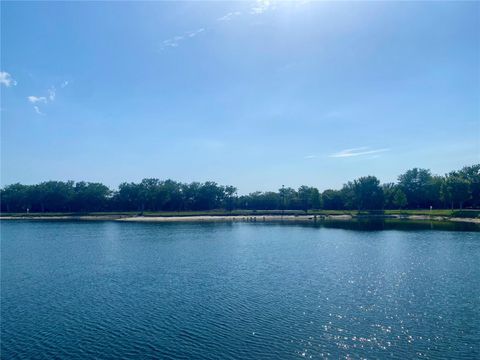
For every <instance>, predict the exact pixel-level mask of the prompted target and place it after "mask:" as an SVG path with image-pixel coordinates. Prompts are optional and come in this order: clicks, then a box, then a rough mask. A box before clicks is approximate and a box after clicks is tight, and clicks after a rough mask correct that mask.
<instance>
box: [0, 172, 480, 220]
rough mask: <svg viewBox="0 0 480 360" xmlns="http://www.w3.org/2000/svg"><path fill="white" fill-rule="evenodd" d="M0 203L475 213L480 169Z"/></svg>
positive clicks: (11, 189) (99, 191)
mask: <svg viewBox="0 0 480 360" xmlns="http://www.w3.org/2000/svg"><path fill="white" fill-rule="evenodd" d="M0 200H1V210H2V212H27V211H29V212H100V211H138V212H143V211H196V210H212V209H226V210H233V209H250V210H284V209H290V210H303V211H308V210H311V209H328V210H344V209H345V210H382V209H417V208H429V207H430V206H432V207H433V208H435V209H438V208H447V207H451V208H452V209H453V208H455V207H457V208H459V209H462V208H478V207H480V164H479V165H473V166H466V167H464V168H462V169H461V170H458V171H452V172H450V173H449V174H446V175H445V176H433V175H432V174H431V173H430V170H427V169H417V168H414V169H411V170H408V171H406V172H405V173H404V174H402V175H400V176H399V178H398V183H397V184H393V183H388V184H383V185H380V181H379V180H378V179H377V178H376V177H374V176H365V177H361V178H359V179H356V180H354V181H353V182H348V183H346V184H345V185H344V186H343V188H342V189H340V190H331V189H329V190H325V191H324V192H323V193H320V192H319V191H318V189H317V188H314V187H309V186H301V187H300V188H298V190H295V189H293V188H289V187H283V186H282V188H281V189H279V190H278V191H277V192H272V191H269V192H260V191H257V192H254V193H251V194H249V195H242V196H237V189H236V188H235V187H233V186H222V185H218V184H217V183H215V182H211V181H207V182H205V183H198V182H193V183H190V184H185V183H180V182H176V181H173V180H159V179H143V180H142V181H141V182H140V183H122V184H120V186H119V187H118V190H115V191H112V190H110V189H109V188H108V187H107V186H105V185H103V184H100V183H88V182H83V181H82V182H78V183H74V182H73V181H66V182H62V181H47V182H42V183H40V184H36V185H22V184H12V185H8V186H5V187H4V188H2V189H1V190H0Z"/></svg>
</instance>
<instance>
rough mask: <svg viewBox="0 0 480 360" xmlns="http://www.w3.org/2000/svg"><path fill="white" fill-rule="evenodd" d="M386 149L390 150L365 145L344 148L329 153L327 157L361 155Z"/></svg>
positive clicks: (381, 151) (385, 149)
mask: <svg viewBox="0 0 480 360" xmlns="http://www.w3.org/2000/svg"><path fill="white" fill-rule="evenodd" d="M386 151H390V149H387V148H384V149H371V148H369V147H367V146H363V147H359V148H354V149H345V150H341V151H339V152H336V153H334V154H330V155H329V157H333V158H344V157H353V156H362V155H371V154H378V153H383V152H386Z"/></svg>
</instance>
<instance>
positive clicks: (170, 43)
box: [161, 28, 205, 50]
mask: <svg viewBox="0 0 480 360" xmlns="http://www.w3.org/2000/svg"><path fill="white" fill-rule="evenodd" d="M204 31H205V29H204V28H200V29H197V30H193V31H187V32H186V33H184V34H183V35H177V36H174V37H172V38H170V39H167V40H163V42H162V48H161V50H163V49H166V48H169V47H178V46H179V45H180V42H182V41H185V40H187V39H191V38H193V37H195V36H197V35H198V34H200V33H202V32H204Z"/></svg>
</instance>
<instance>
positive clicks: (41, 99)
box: [27, 80, 68, 115]
mask: <svg viewBox="0 0 480 360" xmlns="http://www.w3.org/2000/svg"><path fill="white" fill-rule="evenodd" d="M67 85H68V81H66V80H65V81H64V82H62V83H61V84H60V87H61V88H62V89H63V88H65V86H67ZM56 96H57V89H56V88H55V86H51V87H50V88H48V90H47V94H46V95H45V96H35V95H30V96H27V100H28V102H30V103H32V104H34V106H33V110H35V112H36V113H37V114H39V115H45V113H43V112H42V111H41V110H40V108H39V106H38V105H40V104H49V103H52V102H54V101H55V98H56Z"/></svg>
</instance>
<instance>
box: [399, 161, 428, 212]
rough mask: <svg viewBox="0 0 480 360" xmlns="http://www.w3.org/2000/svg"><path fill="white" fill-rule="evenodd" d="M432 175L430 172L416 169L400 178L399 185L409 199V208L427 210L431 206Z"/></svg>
mask: <svg viewBox="0 0 480 360" xmlns="http://www.w3.org/2000/svg"><path fill="white" fill-rule="evenodd" d="M431 180H432V175H431V173H430V170H427V169H418V168H414V169H411V170H408V171H407V172H405V173H404V174H402V175H400V176H399V177H398V185H399V186H400V188H401V189H402V191H403V193H404V194H405V196H406V197H407V201H408V207H410V208H420V207H423V208H427V207H428V206H430V203H429V201H428V199H429V186H430V184H431Z"/></svg>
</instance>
